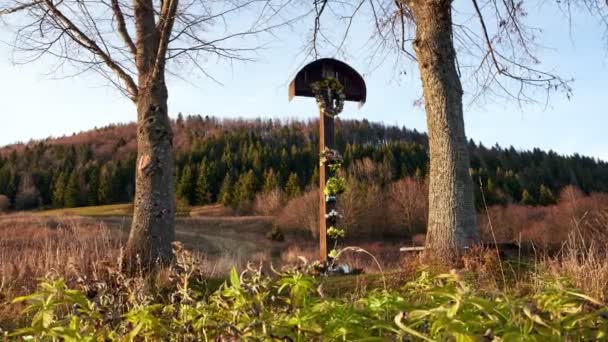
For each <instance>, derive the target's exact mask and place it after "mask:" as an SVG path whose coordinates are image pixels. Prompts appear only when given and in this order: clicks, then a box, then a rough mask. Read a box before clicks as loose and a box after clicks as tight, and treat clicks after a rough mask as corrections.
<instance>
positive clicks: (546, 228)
mask: <svg viewBox="0 0 608 342" xmlns="http://www.w3.org/2000/svg"><path fill="white" fill-rule="evenodd" d="M478 222H479V226H480V228H481V233H482V240H484V241H493V237H492V233H494V235H495V236H496V240H497V241H498V242H509V241H517V242H523V243H526V242H528V243H533V244H534V245H536V246H538V247H542V248H549V249H560V248H561V247H562V245H564V244H565V243H566V242H567V241H568V239H569V236H570V234H571V233H572V232H575V233H576V234H577V235H579V236H580V237H581V238H582V239H583V241H586V242H590V241H596V242H600V241H601V244H603V245H606V244H607V243H608V195H606V194H596V193H594V194H591V195H589V196H584V195H583V194H582V193H581V192H580V191H579V190H577V189H576V188H574V187H566V188H565V189H564V190H563V191H562V192H561V194H560V202H559V203H558V204H556V205H552V206H548V207H531V206H522V205H516V204H512V205H508V206H504V207H503V206H494V207H491V208H488V209H487V212H485V211H484V212H482V213H480V216H479V220H478Z"/></svg>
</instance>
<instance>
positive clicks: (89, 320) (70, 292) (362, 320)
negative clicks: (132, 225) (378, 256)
mask: <svg viewBox="0 0 608 342" xmlns="http://www.w3.org/2000/svg"><path fill="white" fill-rule="evenodd" d="M184 260H185V259H184ZM304 266H305V267H293V268H287V269H284V270H280V271H277V270H274V269H273V271H274V274H273V275H272V276H269V275H264V273H263V272H262V270H261V267H260V268H253V267H251V266H250V267H248V268H247V269H245V270H243V271H242V272H241V273H239V272H237V270H236V269H232V271H231V272H230V275H229V279H228V281H227V282H225V283H224V284H223V285H221V286H220V287H219V288H218V289H217V290H215V291H213V292H211V293H209V294H203V293H201V292H199V291H198V290H197V289H196V286H195V284H196V281H194V278H195V277H193V275H192V273H191V272H190V271H188V269H189V266H186V267H182V269H181V270H180V271H179V272H177V273H175V274H174V277H175V278H174V279H175V280H176V282H175V283H176V284H182V285H183V286H185V287H183V286H180V287H177V286H176V287H173V288H172V289H171V290H170V291H169V294H168V296H155V299H154V300H153V301H151V302H146V303H138V301H136V300H132V299H128V298H130V296H129V295H126V296H124V297H122V298H125V299H126V300H125V301H124V302H120V304H119V302H117V301H111V300H109V301H108V300H102V298H100V297H99V296H93V297H92V298H87V297H86V296H85V295H84V294H83V293H82V292H81V291H78V290H75V289H69V288H68V287H67V286H66V284H65V282H64V281H62V280H55V281H43V282H42V283H41V284H40V287H39V291H38V292H36V293H33V294H31V295H28V296H24V297H19V298H16V299H15V300H14V301H15V302H23V303H25V304H26V307H25V309H24V311H23V314H24V316H25V317H27V320H28V321H29V325H28V326H26V327H23V328H20V329H17V330H15V331H13V332H12V333H11V334H10V337H11V338H20V339H25V340H37V341H47V340H48V341H58V340H62V341H158V340H164V341H176V340H178V341H199V340H218V341H225V340H247V341H285V340H289V341H320V340H323V341H353V340H360V341H602V340H606V339H607V338H608V336H607V335H606V334H607V332H608V308H607V306H606V303H603V302H600V301H598V300H596V299H594V298H591V297H589V296H586V295H583V294H581V293H579V292H578V291H577V290H576V289H573V288H571V287H570V286H569V285H568V283H567V282H565V281H557V282H556V281H553V282H547V284H546V287H545V288H544V289H542V290H541V291H539V292H537V293H532V294H529V295H520V296H515V295H509V294H507V293H484V292H480V291H478V290H476V289H475V288H474V287H472V286H471V284H470V283H468V282H466V281H465V280H464V279H465V278H466V277H465V276H463V275H462V274H459V273H457V272H452V273H449V274H439V275H431V274H429V273H427V272H422V273H421V274H420V275H419V277H418V278H417V279H415V280H412V281H409V282H406V283H404V284H403V286H398V285H397V286H393V287H385V288H382V289H373V290H370V291H367V292H366V293H364V294H362V295H359V296H353V295H351V294H349V293H345V294H342V295H340V296H328V295H325V294H324V291H323V290H322V287H323V285H324V282H325V281H326V279H327V278H324V277H316V278H315V277H312V276H310V275H308V273H307V272H308V271H309V270H313V269H314V267H315V265H314V264H313V265H304ZM186 279H189V281H185V280H186ZM125 281H128V280H127V279H125ZM124 291H127V289H125V288H121V290H120V292H124ZM185 294H187V295H185ZM195 298H197V299H195ZM121 312H123V313H121Z"/></svg>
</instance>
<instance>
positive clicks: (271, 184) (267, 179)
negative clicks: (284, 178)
mask: <svg viewBox="0 0 608 342" xmlns="http://www.w3.org/2000/svg"><path fill="white" fill-rule="evenodd" d="M278 187H279V178H278V177H277V175H276V174H275V173H274V170H272V169H269V170H268V171H266V174H265V175H264V186H263V187H262V192H263V193H265V194H267V193H269V192H271V191H273V190H274V189H276V188H278Z"/></svg>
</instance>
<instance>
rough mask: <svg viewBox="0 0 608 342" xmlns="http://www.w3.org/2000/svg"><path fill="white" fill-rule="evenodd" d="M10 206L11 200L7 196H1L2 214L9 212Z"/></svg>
mask: <svg viewBox="0 0 608 342" xmlns="http://www.w3.org/2000/svg"><path fill="white" fill-rule="evenodd" d="M10 206H11V201H10V199H9V198H8V197H7V196H5V195H0V214H2V213H6V212H8V208H9V207H10Z"/></svg>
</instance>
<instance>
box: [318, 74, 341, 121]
mask: <svg viewBox="0 0 608 342" xmlns="http://www.w3.org/2000/svg"><path fill="white" fill-rule="evenodd" d="M310 89H311V90H312V92H313V94H315V99H316V100H317V104H318V105H319V109H320V110H321V111H323V113H325V115H327V116H330V117H332V118H333V117H336V116H337V115H338V114H340V113H341V112H342V110H343V109H344V100H346V94H344V86H343V85H342V84H341V83H340V81H338V80H337V79H335V78H333V77H326V78H325V79H323V80H321V81H318V82H314V83H311V85H310ZM328 90H329V91H328ZM328 104H329V105H328Z"/></svg>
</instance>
